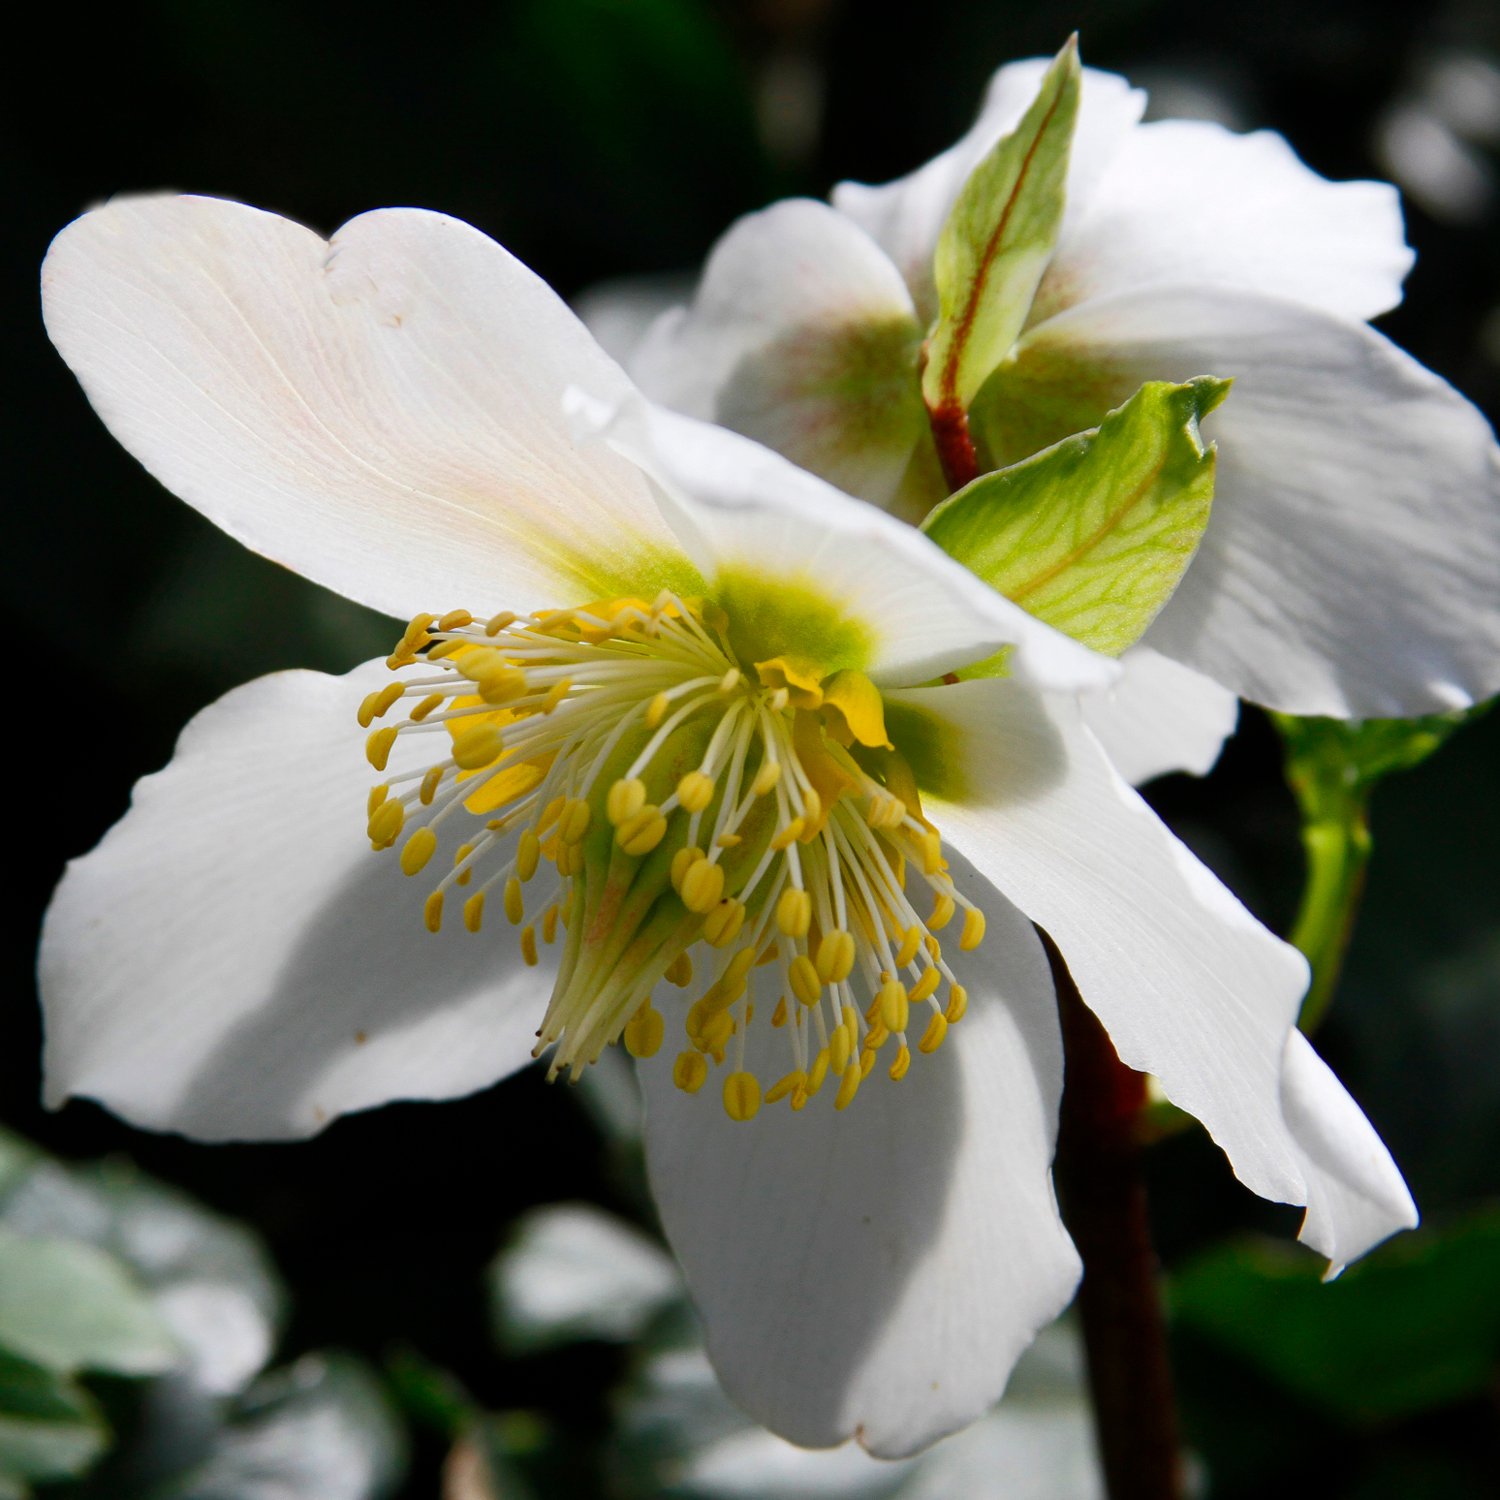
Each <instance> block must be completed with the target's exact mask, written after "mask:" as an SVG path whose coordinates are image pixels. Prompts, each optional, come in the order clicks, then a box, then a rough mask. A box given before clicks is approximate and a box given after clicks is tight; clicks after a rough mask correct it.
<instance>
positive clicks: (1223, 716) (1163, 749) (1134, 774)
mask: <svg viewBox="0 0 1500 1500" xmlns="http://www.w3.org/2000/svg"><path fill="white" fill-rule="evenodd" d="M1120 667H1121V669H1122V670H1121V673H1120V680H1119V681H1118V682H1117V683H1115V684H1114V686H1113V687H1110V688H1106V689H1105V690H1104V691H1102V692H1098V693H1087V694H1085V695H1084V697H1083V698H1082V700H1081V703H1082V707H1083V722H1084V723H1085V724H1087V725H1088V727H1089V728H1090V729H1091V730H1092V731H1093V733H1094V738H1095V739H1097V740H1098V741H1099V743H1100V744H1101V745H1103V746H1104V748H1105V750H1106V751H1107V752H1108V754H1109V758H1110V760H1111V761H1112V762H1113V763H1114V768H1115V770H1117V771H1118V772H1119V773H1120V775H1121V776H1123V777H1124V778H1125V780H1126V781H1128V782H1129V783H1130V784H1131V786H1140V785H1141V784H1142V783H1143V782H1147V781H1150V780H1151V779H1152V778H1153V777H1156V776H1164V775H1166V773H1167V772H1168V771H1188V772H1190V773H1191V774H1192V775H1194V776H1206V775H1207V774H1208V773H1209V772H1210V771H1211V770H1213V768H1214V764H1215V762H1216V761H1217V760H1218V758H1219V752H1220V750H1222V749H1223V748H1224V741H1225V740H1227V739H1228V738H1229V736H1230V735H1232V734H1233V733H1234V727H1235V725H1236V723H1238V721H1239V716H1240V700H1239V699H1238V698H1236V697H1235V696H1234V694H1233V693H1231V692H1230V691H1229V689H1228V688H1222V687H1220V686H1219V684H1218V683H1217V682H1215V681H1214V680H1213V679H1212V678H1210V677H1205V676H1203V674H1202V673H1201V672H1195V671H1193V669H1192V668H1191V667H1185V666H1183V665H1182V663H1181V662H1176V661H1173V660H1172V658H1171V657H1169V656H1163V655H1162V654H1161V653H1160V652H1159V651H1153V650H1152V649H1151V648H1150V647H1149V646H1139V645H1137V646H1132V647H1131V648H1130V649H1129V650H1128V651H1126V652H1125V654H1124V655H1123V656H1121V657H1120Z"/></svg>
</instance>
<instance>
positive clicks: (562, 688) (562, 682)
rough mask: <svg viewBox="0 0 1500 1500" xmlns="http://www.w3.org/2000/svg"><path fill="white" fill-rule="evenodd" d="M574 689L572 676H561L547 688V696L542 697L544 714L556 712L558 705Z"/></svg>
mask: <svg viewBox="0 0 1500 1500" xmlns="http://www.w3.org/2000/svg"><path fill="white" fill-rule="evenodd" d="M572 691H573V679H572V678H571V677H563V678H559V679H558V681H556V682H554V683H553V684H552V686H551V687H549V688H548V689H547V696H546V697H545V698H543V699H542V712H543V713H544V714H550V713H555V712H556V711H557V705H558V704H559V703H561V702H562V701H563V699H564V698H566V697H567V696H568V694H569V693H571V692H572Z"/></svg>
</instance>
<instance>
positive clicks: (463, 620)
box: [437, 609, 474, 630]
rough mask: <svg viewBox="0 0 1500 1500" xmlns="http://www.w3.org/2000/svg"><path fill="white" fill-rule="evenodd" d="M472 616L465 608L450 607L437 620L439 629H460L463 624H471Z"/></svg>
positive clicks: (472, 621)
mask: <svg viewBox="0 0 1500 1500" xmlns="http://www.w3.org/2000/svg"><path fill="white" fill-rule="evenodd" d="M473 623H474V616H473V615H471V614H470V613H469V612H468V610H466V609H450V610H449V611H448V613H447V614H445V615H444V616H443V618H442V619H441V620H439V621H438V622H437V626H438V629H439V630H462V629H463V628H464V626H465V625H472V624H473Z"/></svg>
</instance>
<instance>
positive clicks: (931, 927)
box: [927, 891, 958, 932]
mask: <svg viewBox="0 0 1500 1500" xmlns="http://www.w3.org/2000/svg"><path fill="white" fill-rule="evenodd" d="M957 910H958V908H957V906H955V904H954V901H953V897H952V896H950V895H949V894H948V893H947V891H939V892H938V893H937V898H936V899H935V900H934V901H933V903H932V915H931V916H930V917H928V919H927V930H928V931H929V932H941V931H942V929H943V928H944V927H946V926H947V925H948V924H949V923H950V922H951V921H952V920H953V913H954V912H955V911H957Z"/></svg>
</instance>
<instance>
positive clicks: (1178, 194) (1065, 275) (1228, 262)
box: [1032, 120, 1414, 322]
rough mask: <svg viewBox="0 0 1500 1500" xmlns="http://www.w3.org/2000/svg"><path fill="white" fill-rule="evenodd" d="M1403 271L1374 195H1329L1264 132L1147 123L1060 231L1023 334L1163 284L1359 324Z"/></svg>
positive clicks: (1344, 187)
mask: <svg viewBox="0 0 1500 1500" xmlns="http://www.w3.org/2000/svg"><path fill="white" fill-rule="evenodd" d="M1413 258H1414V257H1413V255H1412V252H1411V251H1410V250H1409V249H1408V248H1407V246H1406V242H1405V239H1404V236H1403V231H1402V224H1401V200H1400V197H1399V195H1398V194H1397V192H1396V189H1395V188H1393V187H1391V186H1390V185H1389V184H1388V183H1384V182H1329V181H1328V180H1327V178H1324V177H1320V176H1318V174H1317V173H1316V172H1314V171H1312V169H1311V168H1309V167H1306V166H1304V165H1303V164H1302V162H1301V161H1299V160H1298V158H1297V155H1296V153H1295V152H1294V151H1293V150H1292V148H1291V147H1290V146H1288V145H1287V143H1286V142H1285V141H1284V140H1283V139H1282V138H1281V136H1279V135H1277V134H1276V133H1275V132H1274V131H1270V130H1258V131H1255V132H1254V133H1253V134H1250V135H1236V134H1235V133H1234V132H1233V131H1229V130H1226V129H1224V127H1223V126H1222V125H1216V124H1212V123H1210V122H1208V121H1205V120H1161V121H1158V122H1156V123H1154V124H1150V125H1143V126H1141V128H1140V129H1139V130H1135V131H1132V132H1130V134H1129V136H1128V137H1127V138H1126V140H1125V142H1124V143H1123V145H1122V147H1121V149H1120V150H1119V152H1118V153H1117V155H1116V156H1115V157H1114V159H1113V161H1111V162H1110V164H1109V170H1108V172H1107V173H1105V174H1104V176H1103V177H1102V178H1101V179H1100V181H1099V184H1098V187H1097V189H1096V191H1095V192H1094V193H1093V194H1092V195H1091V197H1090V199H1089V201H1088V203H1087V205H1086V208H1085V209H1084V211H1083V212H1082V213H1080V214H1078V215H1076V216H1075V217H1074V218H1073V219H1072V220H1071V221H1070V222H1069V225H1068V227H1067V229H1066V230H1065V232H1064V234H1063V235H1062V237H1061V238H1060V239H1059V242H1058V246H1057V253H1056V255H1055V256H1054V258H1053V261H1052V265H1051V267H1050V268H1049V269H1048V272H1047V276H1046V279H1045V280H1044V281H1043V283H1042V285H1041V287H1040V289H1039V291H1038V293H1037V301H1036V306H1035V308H1034V309H1033V313H1032V321H1033V322H1040V321H1041V320H1042V319H1043V318H1047V317H1050V316H1052V314H1053V313H1056V312H1058V311H1060V310H1061V309H1062V308H1064V307H1071V306H1076V305H1077V304H1078V303H1080V302H1084V301H1086V300H1088V299H1089V298H1091V297H1104V296H1109V295H1110V294H1112V293H1114V292H1127V291H1138V290H1140V289H1142V288H1143V287H1146V286H1152V285H1167V284H1172V283H1176V284H1179V285H1188V286H1191V285H1204V286H1208V285H1212V286H1233V287H1241V288H1244V289H1246V290H1248V291H1257V292H1268V293H1271V294H1272V295H1276V296H1282V297H1288V298H1290V299H1291V300H1293V301H1296V302H1306V303H1309V304H1310V305H1312V306H1314V307H1321V308H1323V309H1325V310H1326V311H1328V312H1331V313H1337V314H1339V315H1341V316H1344V317H1349V318H1354V319H1356V320H1359V319H1364V318H1373V317H1374V316H1375V315H1376V314H1377V313H1382V312H1385V311H1386V310H1387V309H1389V308H1392V307H1394V306H1395V305H1396V304H1397V303H1398V302H1399V301H1400V300H1401V283H1402V281H1403V280H1404V279H1405V277H1406V273H1407V272H1408V271H1410V270H1411V265H1412V260H1413Z"/></svg>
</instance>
